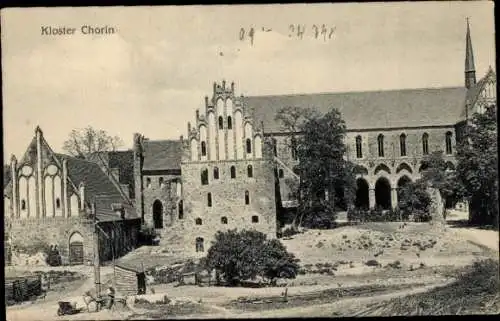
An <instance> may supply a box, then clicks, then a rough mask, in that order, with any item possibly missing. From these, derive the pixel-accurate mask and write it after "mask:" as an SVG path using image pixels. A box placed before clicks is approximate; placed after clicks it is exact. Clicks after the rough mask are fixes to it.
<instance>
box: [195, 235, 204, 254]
mask: <svg viewBox="0 0 500 321" xmlns="http://www.w3.org/2000/svg"><path fill="white" fill-rule="evenodd" d="M203 251H205V249H204V248H203V237H197V238H196V252H203Z"/></svg>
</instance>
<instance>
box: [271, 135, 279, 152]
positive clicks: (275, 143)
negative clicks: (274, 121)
mask: <svg viewBox="0 0 500 321" xmlns="http://www.w3.org/2000/svg"><path fill="white" fill-rule="evenodd" d="M272 142H273V154H274V156H275V157H277V156H278V141H277V140H276V138H273V139H272Z"/></svg>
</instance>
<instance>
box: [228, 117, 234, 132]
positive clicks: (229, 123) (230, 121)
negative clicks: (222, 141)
mask: <svg viewBox="0 0 500 321" xmlns="http://www.w3.org/2000/svg"><path fill="white" fill-rule="evenodd" d="M227 129H233V120H232V118H231V116H227Z"/></svg>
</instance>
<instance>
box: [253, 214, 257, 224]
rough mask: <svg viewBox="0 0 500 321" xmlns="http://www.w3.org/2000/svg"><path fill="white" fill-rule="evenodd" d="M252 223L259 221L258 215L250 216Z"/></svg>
mask: <svg viewBox="0 0 500 321" xmlns="http://www.w3.org/2000/svg"><path fill="white" fill-rule="evenodd" d="M252 223H259V217H258V216H257V215H253V216H252Z"/></svg>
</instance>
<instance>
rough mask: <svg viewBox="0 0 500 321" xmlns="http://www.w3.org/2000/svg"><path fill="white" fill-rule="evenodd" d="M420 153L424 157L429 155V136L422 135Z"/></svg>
mask: <svg viewBox="0 0 500 321" xmlns="http://www.w3.org/2000/svg"><path fill="white" fill-rule="evenodd" d="M422 153H423V154H424V155H427V154H429V134H427V133H424V134H423V135H422Z"/></svg>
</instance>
